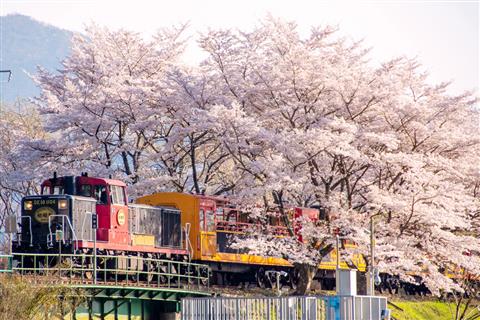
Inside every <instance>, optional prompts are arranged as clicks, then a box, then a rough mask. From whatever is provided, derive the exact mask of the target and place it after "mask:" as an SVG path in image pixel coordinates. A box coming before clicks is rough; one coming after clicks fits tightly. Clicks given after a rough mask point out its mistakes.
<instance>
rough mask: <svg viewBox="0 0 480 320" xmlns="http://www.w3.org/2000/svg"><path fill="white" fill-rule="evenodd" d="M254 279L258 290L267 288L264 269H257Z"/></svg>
mask: <svg viewBox="0 0 480 320" xmlns="http://www.w3.org/2000/svg"><path fill="white" fill-rule="evenodd" d="M255 279H256V281H257V285H258V287H259V288H262V289H265V288H266V287H267V282H268V279H267V276H266V275H265V269H263V268H259V269H258V270H257V272H256V273H255Z"/></svg>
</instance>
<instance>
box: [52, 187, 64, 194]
mask: <svg viewBox="0 0 480 320" xmlns="http://www.w3.org/2000/svg"><path fill="white" fill-rule="evenodd" d="M64 193H65V191H64V190H63V187H62V186H55V187H53V194H64Z"/></svg>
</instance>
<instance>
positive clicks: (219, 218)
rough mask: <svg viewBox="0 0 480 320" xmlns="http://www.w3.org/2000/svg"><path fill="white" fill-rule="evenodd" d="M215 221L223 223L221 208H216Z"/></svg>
mask: <svg viewBox="0 0 480 320" xmlns="http://www.w3.org/2000/svg"><path fill="white" fill-rule="evenodd" d="M215 219H216V220H217V221H223V208H217V211H216V212H215Z"/></svg>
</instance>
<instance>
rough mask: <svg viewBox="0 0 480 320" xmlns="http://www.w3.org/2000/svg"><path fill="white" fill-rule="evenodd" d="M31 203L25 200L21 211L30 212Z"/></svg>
mask: <svg viewBox="0 0 480 320" xmlns="http://www.w3.org/2000/svg"><path fill="white" fill-rule="evenodd" d="M32 208H33V202H32V201H31V200H27V201H25V202H24V203H23V209H25V210H32Z"/></svg>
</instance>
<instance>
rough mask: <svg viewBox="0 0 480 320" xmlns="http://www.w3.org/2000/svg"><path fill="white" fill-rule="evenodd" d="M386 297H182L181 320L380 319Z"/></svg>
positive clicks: (382, 316) (382, 317)
mask: <svg viewBox="0 0 480 320" xmlns="http://www.w3.org/2000/svg"><path fill="white" fill-rule="evenodd" d="M387 314H388V310H387V299H386V298H385V297H370V296H297V297H271V298H270V297H256V298H230V297H229V298H223V297H221V298H220V297H216V298H185V299H182V320H210V319H222V320H340V319H341V320H381V319H388V315H387Z"/></svg>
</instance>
